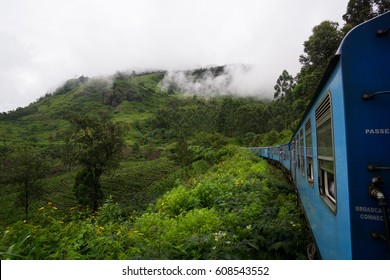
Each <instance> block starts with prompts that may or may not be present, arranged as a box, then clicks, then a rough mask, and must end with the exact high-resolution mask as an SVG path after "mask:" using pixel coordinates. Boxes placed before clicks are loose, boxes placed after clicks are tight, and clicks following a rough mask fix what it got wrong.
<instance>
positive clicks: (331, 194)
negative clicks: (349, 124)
mask: <svg viewBox="0 0 390 280" xmlns="http://www.w3.org/2000/svg"><path fill="white" fill-rule="evenodd" d="M315 115H316V128H317V129H316V132H317V133H316V135H317V157H318V177H319V178H318V184H319V191H320V195H321V197H322V198H323V199H324V201H325V202H326V204H327V205H328V206H329V207H330V208H331V209H332V210H333V211H336V182H335V168H334V156H333V126H332V107H331V98H330V93H328V94H327V95H326V96H325V98H324V100H323V101H322V102H321V104H320V105H319V106H318V108H317V109H316V112H315Z"/></svg>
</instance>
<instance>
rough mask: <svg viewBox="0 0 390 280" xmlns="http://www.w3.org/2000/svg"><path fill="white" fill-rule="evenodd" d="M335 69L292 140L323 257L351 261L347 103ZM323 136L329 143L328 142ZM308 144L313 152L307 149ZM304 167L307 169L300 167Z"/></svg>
mask: <svg viewBox="0 0 390 280" xmlns="http://www.w3.org/2000/svg"><path fill="white" fill-rule="evenodd" d="M335 65H336V66H335V67H334V68H332V69H333V71H332V72H331V73H330V74H329V76H328V77H327V80H326V82H324V84H323V87H322V88H321V90H320V91H319V92H318V94H317V96H315V97H314V99H313V100H312V102H311V105H310V109H309V110H308V111H307V112H306V114H305V117H304V119H303V121H302V122H301V124H300V126H299V129H298V130H297V132H296V134H295V135H294V137H293V139H294V141H295V142H297V143H296V145H295V147H296V148H295V149H296V150H297V151H296V156H295V159H296V160H295V164H294V165H295V166H294V167H292V169H294V168H295V173H296V175H295V176H296V180H295V182H296V186H297V189H298V192H299V196H300V199H301V202H302V205H303V208H304V210H305V214H306V217H307V219H308V222H309V224H310V227H311V231H312V233H313V235H314V238H315V240H316V243H317V246H318V248H319V250H320V254H321V257H322V258H323V259H350V258H351V257H352V256H351V254H352V253H351V252H352V249H351V242H350V236H351V229H350V223H349V199H348V195H349V191H348V177H347V174H346V172H345V170H346V160H345V159H346V150H345V133H343V131H344V129H345V121H344V109H343V107H344V106H343V104H344V101H343V92H342V76H341V69H340V68H341V66H340V63H337V64H335ZM328 100H329V101H330V102H331V101H333V102H332V103H329V104H330V105H331V106H330V107H329V110H330V111H329V112H328V111H326V110H325V109H324V108H323V106H324V105H323V104H324V102H328ZM326 108H328V107H326ZM325 113H326V114H328V115H326V116H327V117H328V118H329V119H330V121H329V122H327V121H326V120H327V119H323V116H322V115H319V114H325ZM328 123H330V124H328ZM329 125H331V127H329ZM324 136H325V137H326V139H331V140H329V141H328V140H325V141H324V140H323V138H324ZM329 142H330V143H333V147H326V145H325V144H326V143H329ZM302 143H303V144H302ZM324 143H325V144H324ZM310 145H311V151H310V150H309V149H308V147H310ZM302 147H303V150H302ZM327 153H330V154H329V155H328V154H327ZM336 159H337V163H336ZM303 163H304V168H303V166H301V164H303ZM309 164H312V166H311V167H310V166H309ZM336 164H337V172H335V170H336V167H335V165H336ZM332 165H333V167H332ZM308 167H310V169H308ZM309 170H310V171H309ZM311 171H312V172H313V173H312V174H310V172H311ZM325 185H326V186H325ZM331 185H332V186H336V188H335V193H334V194H330V189H331Z"/></svg>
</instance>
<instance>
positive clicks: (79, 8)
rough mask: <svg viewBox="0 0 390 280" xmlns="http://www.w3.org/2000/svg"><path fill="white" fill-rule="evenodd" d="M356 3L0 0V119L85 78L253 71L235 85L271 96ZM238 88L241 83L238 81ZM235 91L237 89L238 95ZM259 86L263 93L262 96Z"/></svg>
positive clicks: (336, 0)
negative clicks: (326, 27) (326, 23)
mask: <svg viewBox="0 0 390 280" xmlns="http://www.w3.org/2000/svg"><path fill="white" fill-rule="evenodd" d="M347 3H348V0H342V1H340V0H328V1H321V0H296V1H288V0H275V1H269V0H185V1H183V0H164V1H161V0H142V1H139V0H110V1H108V0H34V1H29V0H2V1H1V2H0V40H1V44H0V60H1V62H0V111H7V110H11V109H14V108H16V107H18V106H26V105H28V104H29V103H30V102H33V101H35V100H36V99H37V98H39V97H40V96H42V95H44V94H45V93H46V92H47V91H50V90H53V89H55V88H56V87H57V86H58V85H59V84H60V83H62V82H64V81H65V80H67V79H69V78H73V77H75V76H78V75H85V76H95V75H110V74H113V73H114V72H116V71H118V70H120V71H124V70H130V69H137V68H157V69H168V70H175V69H193V68H196V67H205V66H207V65H226V64H237V63H242V64H247V65H251V66H252V71H250V72H247V74H248V75H249V76H246V75H241V74H243V73H241V74H240V73H239V76H237V77H236V78H237V79H236V80H235V81H234V83H233V84H234V85H235V86H237V87H243V88H244V87H247V88H248V89H247V90H248V91H251V90H254V89H255V88H258V87H259V86H260V85H261V86H262V87H263V88H264V89H265V90H268V91H270V92H271V94H272V90H273V85H274V82H275V81H276V79H277V77H278V76H279V74H280V73H281V72H282V71H283V69H287V70H288V71H289V72H290V74H293V75H294V74H296V72H297V71H298V70H299V67H300V65H299V62H298V57H299V55H300V54H302V53H303V46H302V44H303V42H304V40H306V39H307V38H308V37H309V36H310V34H311V30H312V28H313V27H314V26H315V25H317V24H319V23H320V22H321V21H323V20H334V21H339V22H341V17H342V15H343V14H344V13H345V10H346V6H347ZM238 78H239V79H238ZM233 84H232V86H233ZM254 85H256V87H255V86H254Z"/></svg>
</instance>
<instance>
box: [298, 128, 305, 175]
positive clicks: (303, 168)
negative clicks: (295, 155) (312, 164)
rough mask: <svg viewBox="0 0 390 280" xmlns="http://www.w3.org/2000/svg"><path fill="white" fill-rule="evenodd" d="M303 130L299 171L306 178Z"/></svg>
mask: <svg viewBox="0 0 390 280" xmlns="http://www.w3.org/2000/svg"><path fill="white" fill-rule="evenodd" d="M303 143H304V142H303V130H302V129H301V130H300V131H299V170H300V171H301V174H302V175H303V176H305V162H304V146H303Z"/></svg>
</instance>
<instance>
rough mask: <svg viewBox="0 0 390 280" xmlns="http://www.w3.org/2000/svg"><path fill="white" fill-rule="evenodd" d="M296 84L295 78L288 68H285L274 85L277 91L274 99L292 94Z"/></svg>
mask: <svg viewBox="0 0 390 280" xmlns="http://www.w3.org/2000/svg"><path fill="white" fill-rule="evenodd" d="M294 86H295V80H294V78H293V76H291V75H290V74H289V73H288V72H287V70H283V72H282V74H281V75H280V76H279V78H278V79H277V81H276V85H275V86H274V89H275V93H274V99H279V98H280V99H283V98H284V97H285V96H287V95H290V94H291V92H292V90H293V89H294Z"/></svg>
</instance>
